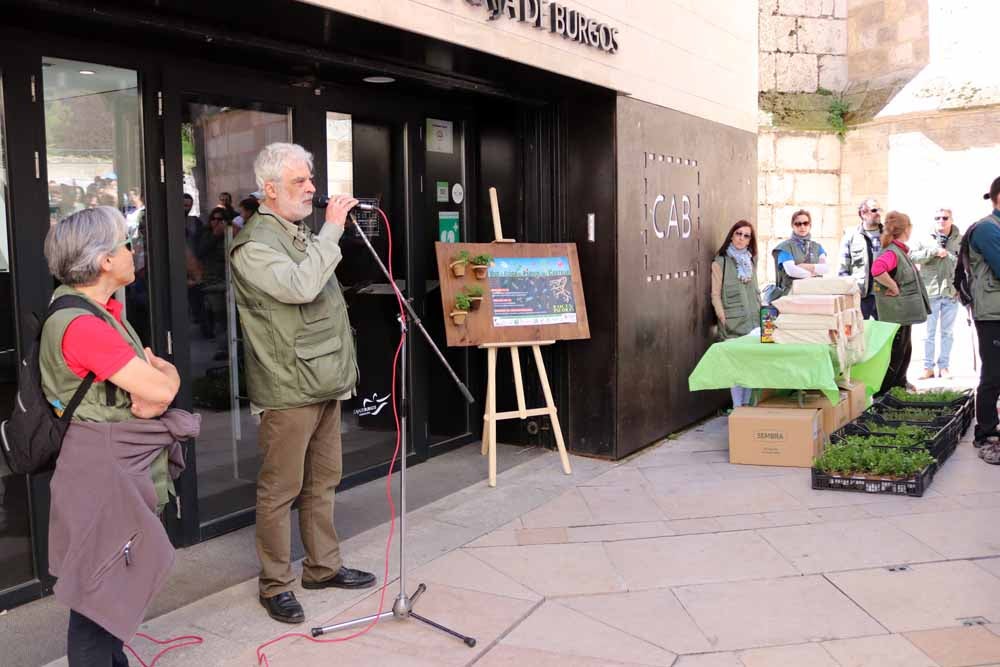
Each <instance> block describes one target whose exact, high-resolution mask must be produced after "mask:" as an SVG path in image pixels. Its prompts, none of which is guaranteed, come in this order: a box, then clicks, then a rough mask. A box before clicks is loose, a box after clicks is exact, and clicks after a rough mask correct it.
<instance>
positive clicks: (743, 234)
mask: <svg viewBox="0 0 1000 667" xmlns="http://www.w3.org/2000/svg"><path fill="white" fill-rule="evenodd" d="M733 236H739V237H740V238H741V239H752V238H753V234H751V233H750V232H733Z"/></svg>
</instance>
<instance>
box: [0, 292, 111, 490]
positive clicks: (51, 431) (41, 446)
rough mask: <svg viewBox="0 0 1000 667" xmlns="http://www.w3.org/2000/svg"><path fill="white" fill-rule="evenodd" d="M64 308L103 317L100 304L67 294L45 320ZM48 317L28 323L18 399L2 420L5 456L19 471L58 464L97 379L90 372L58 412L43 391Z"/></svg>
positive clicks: (1, 441) (0, 431)
mask: <svg viewBox="0 0 1000 667" xmlns="http://www.w3.org/2000/svg"><path fill="white" fill-rule="evenodd" d="M65 308H82V309H84V310H87V311H90V312H91V313H93V314H94V315H97V316H98V317H101V318H102V319H103V315H102V313H101V312H100V310H98V308H97V306H95V305H94V304H92V303H90V302H89V301H87V300H86V299H84V298H83V297H80V296H75V295H71V294H67V295H64V296H61V297H59V298H58V299H56V300H55V301H53V302H52V303H51V304H50V305H49V310H48V312H47V313H46V314H45V320H48V318H49V317H51V316H52V314H53V313H55V312H56V311H58V310H63V309H65ZM45 320H42V321H39V320H38V317H37V315H36V316H35V317H34V318H33V320H32V321H31V322H30V324H29V326H30V327H31V328H30V329H29V334H30V337H29V340H30V341H31V342H30V343H29V346H28V350H27V354H25V355H24V358H23V360H22V361H21V368H20V369H19V370H20V372H19V373H18V374H17V400H16V401H15V403H14V409H13V412H12V413H11V416H10V419H7V420H4V421H3V422H2V423H0V445H2V451H3V455H4V458H5V459H6V460H7V466H8V467H9V468H10V469H11V471H12V472H14V473H15V474H18V475H24V474H35V473H40V472H45V471H46V470H50V469H51V468H52V467H53V466H54V465H55V462H56V457H58V456H59V450H60V449H61V448H62V441H63V436H65V435H66V429H68V428H69V424H70V420H71V419H72V418H73V413H74V412H75V411H76V408H77V406H79V405H80V401H82V400H83V397H84V395H85V394H86V393H87V391H88V390H89V389H90V386H91V385H92V384H93V383H94V377H95V376H94V374H93V373H92V372H91V373H87V377H85V378H84V379H83V382H81V383H80V386H79V387H78V388H77V390H76V392H75V393H74V394H73V398H72V399H71V400H70V402H69V405H67V406H66V408H65V409H64V410H63V413H62V416H57V415H56V413H55V412H54V411H53V409H52V405H51V404H50V403H49V401H48V399H46V398H45V393H44V392H43V391H42V373H41V368H40V367H39V365H38V348H39V344H40V342H41V338H42V327H43V326H44V325H45ZM108 385H109V386H110V383H108Z"/></svg>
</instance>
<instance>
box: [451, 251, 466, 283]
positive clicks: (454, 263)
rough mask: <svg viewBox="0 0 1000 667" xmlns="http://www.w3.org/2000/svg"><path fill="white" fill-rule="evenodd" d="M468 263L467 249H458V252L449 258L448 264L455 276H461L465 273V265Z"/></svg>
mask: <svg viewBox="0 0 1000 667" xmlns="http://www.w3.org/2000/svg"><path fill="white" fill-rule="evenodd" d="M468 263H469V251H468V250H459V251H458V253H457V254H456V255H455V256H454V257H452V258H451V264H449V265H448V266H449V267H450V268H451V272H452V273H453V274H454V276H455V277H456V278H461V277H462V276H464V275H465V266H466V265H467V264H468Z"/></svg>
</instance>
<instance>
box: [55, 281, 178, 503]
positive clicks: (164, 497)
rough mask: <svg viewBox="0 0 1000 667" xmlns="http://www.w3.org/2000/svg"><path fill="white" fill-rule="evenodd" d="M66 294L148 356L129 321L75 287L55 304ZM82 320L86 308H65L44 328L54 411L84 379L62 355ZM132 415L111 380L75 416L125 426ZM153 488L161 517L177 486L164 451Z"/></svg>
mask: <svg viewBox="0 0 1000 667" xmlns="http://www.w3.org/2000/svg"><path fill="white" fill-rule="evenodd" d="M64 294H72V295H74V296H79V297H82V298H84V299H87V300H88V301H90V302H91V303H93V304H94V305H95V306H96V307H97V309H98V310H99V311H100V312H101V313H102V315H101V319H103V320H104V321H105V322H107V323H108V324H109V325H110V326H111V328H112V329H114V330H115V331H117V332H118V334H120V335H121V337H122V338H124V339H125V341H126V342H127V343H128V344H129V345H131V346H132V349H133V350H135V354H136V356H137V357H139V358H140V359H145V358H146V355H145V352H144V351H143V348H142V341H141V340H140V339H139V334H137V333H136V332H135V329H133V328H132V325H131V324H129V322H128V320H127V319H126V318H124V317H123V318H122V324H119V323H118V321H117V320H116V319H115V318H114V317H113V316H112V315H111V313H109V312H107V310H105V308H104V306H102V305H101V304H99V303H97V302H96V301H94V300H93V299H90V298H89V297H87V296H86V295H84V294H83V293H82V292H78V291H77V290H75V289H73V288H72V287H68V286H66V285H60V286H59V287H58V288H57V289H56V291H55V293H54V294H53V295H52V298H53V300H55V299H58V298H59V297H61V296H63V295H64ZM80 316H89V317H93V313H91V312H90V311H87V310H83V309H82V308H64V309H62V310H58V311H56V312H55V313H53V315H52V316H51V317H49V318H48V319H47V320H46V321H45V326H44V327H43V328H42V339H41V342H40V344H39V346H38V366H39V369H40V370H41V376H42V391H43V392H45V397H46V398H47V399H49V403H51V404H52V406H53V409H54V410H56V412H57V413H61V411H62V407H63V406H66V405H68V404H69V401H70V399H71V398H73V394H74V393H76V390H77V388H78V387H79V386H80V383H81V382H82V381H83V379H82V378H81V377H80V376H78V375H77V374H76V373H74V372H73V371H71V370H70V369H69V366H68V365H67V364H66V359H65V357H63V354H62V340H63V336H64V335H65V333H66V328H67V327H68V326H69V324H70V322H72V321H73V320H75V319H76V318H78V317H80ZM134 418H135V417H134V416H133V415H132V398H131V396H130V395H129V393H128V392H127V391H125V390H124V389H122V388H120V387H118V386H116V385H115V384H114V383H112V382H111V380H105V381H104V382H95V383H93V384H92V385H91V387H90V389H89V390H88V391H87V393H86V394H85V395H84V397H83V400H82V401H81V402H80V405H79V406H78V407H77V409H76V411H75V412H74V413H73V421H82V422H122V421H127V420H129V419H134ZM149 473H150V476H151V477H152V479H153V486H154V487H155V488H156V498H157V513H159V512H160V511H162V510H163V506H164V505H166V504H167V501H168V499H169V496H170V495H171V494H172V495H176V493H175V491H174V482H173V480H172V479H171V478H170V472H169V463H168V460H167V450H166V449H164V450H163V451H161V452H160V453H159V454H158V455H157V456H156V458H155V459H153V463H152V464H151V465H150V467H149Z"/></svg>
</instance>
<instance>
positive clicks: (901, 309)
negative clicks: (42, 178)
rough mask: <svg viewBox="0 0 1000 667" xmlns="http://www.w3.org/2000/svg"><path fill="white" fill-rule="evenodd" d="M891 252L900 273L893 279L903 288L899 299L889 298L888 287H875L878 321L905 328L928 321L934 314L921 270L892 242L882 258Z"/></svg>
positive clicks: (900, 290)
mask: <svg viewBox="0 0 1000 667" xmlns="http://www.w3.org/2000/svg"><path fill="white" fill-rule="evenodd" d="M887 252H891V253H892V254H894V255H895V256H896V270H895V275H894V276H893V279H894V280H895V281H896V285H897V286H898V287H899V296H886V295H885V288H884V287H882V286H881V285H878V286H877V287H876V288H875V307H876V308H877V309H878V318H879V319H880V320H882V321H883V322H895V323H896V324H902V325H907V324H920V323H921V322H925V321H926V320H927V316H928V315H930V312H931V304H930V300H929V299H928V298H927V289H926V288H925V287H924V283H923V281H922V280H921V279H920V274H919V272H918V271H917V267H916V266H914V264H913V261H912V260H911V259H910V257H909V255H908V254H907V253H905V252H903V249H902V248H900V247H899V246H898V245H896V244H895V243H890V244H889V247H888V248H886V249H885V250H883V251H882V252H881V253H879V255H880V256H881V255H882V254H884V253H887Z"/></svg>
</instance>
